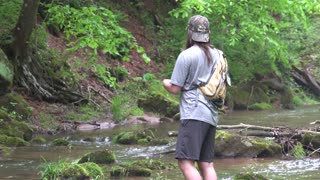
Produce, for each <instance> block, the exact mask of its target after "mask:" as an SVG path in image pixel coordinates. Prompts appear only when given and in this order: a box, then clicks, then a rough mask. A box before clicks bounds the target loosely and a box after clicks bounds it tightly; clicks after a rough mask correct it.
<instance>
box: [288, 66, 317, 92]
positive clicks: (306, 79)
mask: <svg viewBox="0 0 320 180" xmlns="http://www.w3.org/2000/svg"><path fill="white" fill-rule="evenodd" d="M310 69H311V68H310V67H305V68H304V71H302V70H300V69H299V68H297V67H296V66H292V70H293V71H292V72H291V75H292V77H293V78H294V79H295V81H296V82H297V83H298V84H300V85H302V86H305V87H308V88H310V90H311V91H312V92H313V93H314V94H315V95H318V96H320V83H319V82H318V81H317V80H316V79H315V78H314V77H313V75H312V73H311V70H310Z"/></svg>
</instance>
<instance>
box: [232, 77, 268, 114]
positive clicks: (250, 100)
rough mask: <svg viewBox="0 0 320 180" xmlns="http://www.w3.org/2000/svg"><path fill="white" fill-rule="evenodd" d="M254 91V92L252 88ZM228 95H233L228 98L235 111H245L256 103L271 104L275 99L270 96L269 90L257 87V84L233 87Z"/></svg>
mask: <svg viewBox="0 0 320 180" xmlns="http://www.w3.org/2000/svg"><path fill="white" fill-rule="evenodd" d="M253 86H254V87H256V88H254V90H253V91H252V87H253ZM228 91H229V92H228V94H233V96H232V97H228V101H231V102H228V103H229V104H232V106H233V109H236V110H245V109H247V108H248V106H249V107H250V106H251V105H253V104H256V103H270V102H271V99H272V98H273V97H269V96H268V93H267V92H268V88H267V87H266V86H263V85H261V84H258V85H255V83H252V82H249V83H247V84H244V85H242V86H236V87H231V88H229V90H228Z"/></svg>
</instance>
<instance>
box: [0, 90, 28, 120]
mask: <svg viewBox="0 0 320 180" xmlns="http://www.w3.org/2000/svg"><path fill="white" fill-rule="evenodd" d="M0 107H3V108H5V109H6V110H7V112H8V113H10V114H12V116H15V117H14V118H15V119H16V120H27V119H28V118H30V117H31V113H32V108H31V107H30V106H29V104H28V103H27V102H26V101H25V100H24V98H23V97H22V96H21V95H19V94H17V93H8V94H5V95H4V96H2V97H1V98H0Z"/></svg>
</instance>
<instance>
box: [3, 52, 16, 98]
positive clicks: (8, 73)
mask: <svg viewBox="0 0 320 180" xmlns="http://www.w3.org/2000/svg"><path fill="white" fill-rule="evenodd" d="M12 82H13V68H12V65H11V64H10V62H9V61H8V58H7V56H6V55H5V53H4V52H3V51H2V49H0V96H1V95H4V94H5V93H6V92H7V91H8V90H9V88H10V87H11V85H12Z"/></svg>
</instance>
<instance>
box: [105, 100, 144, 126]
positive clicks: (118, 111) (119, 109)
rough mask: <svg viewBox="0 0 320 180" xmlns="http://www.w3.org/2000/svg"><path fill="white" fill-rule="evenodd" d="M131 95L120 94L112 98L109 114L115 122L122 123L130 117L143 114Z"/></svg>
mask: <svg viewBox="0 0 320 180" xmlns="http://www.w3.org/2000/svg"><path fill="white" fill-rule="evenodd" d="M136 98H137V97H135V98H134V96H133V95H128V94H121V95H118V96H116V97H113V98H112V101H111V112H112V115H113V120H114V121H115V122H121V121H124V120H125V119H126V118H127V117H129V116H130V115H132V116H135V115H142V114H143V113H144V112H143V110H142V109H140V108H139V107H138V106H137V103H136V100H137V99H136Z"/></svg>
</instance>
